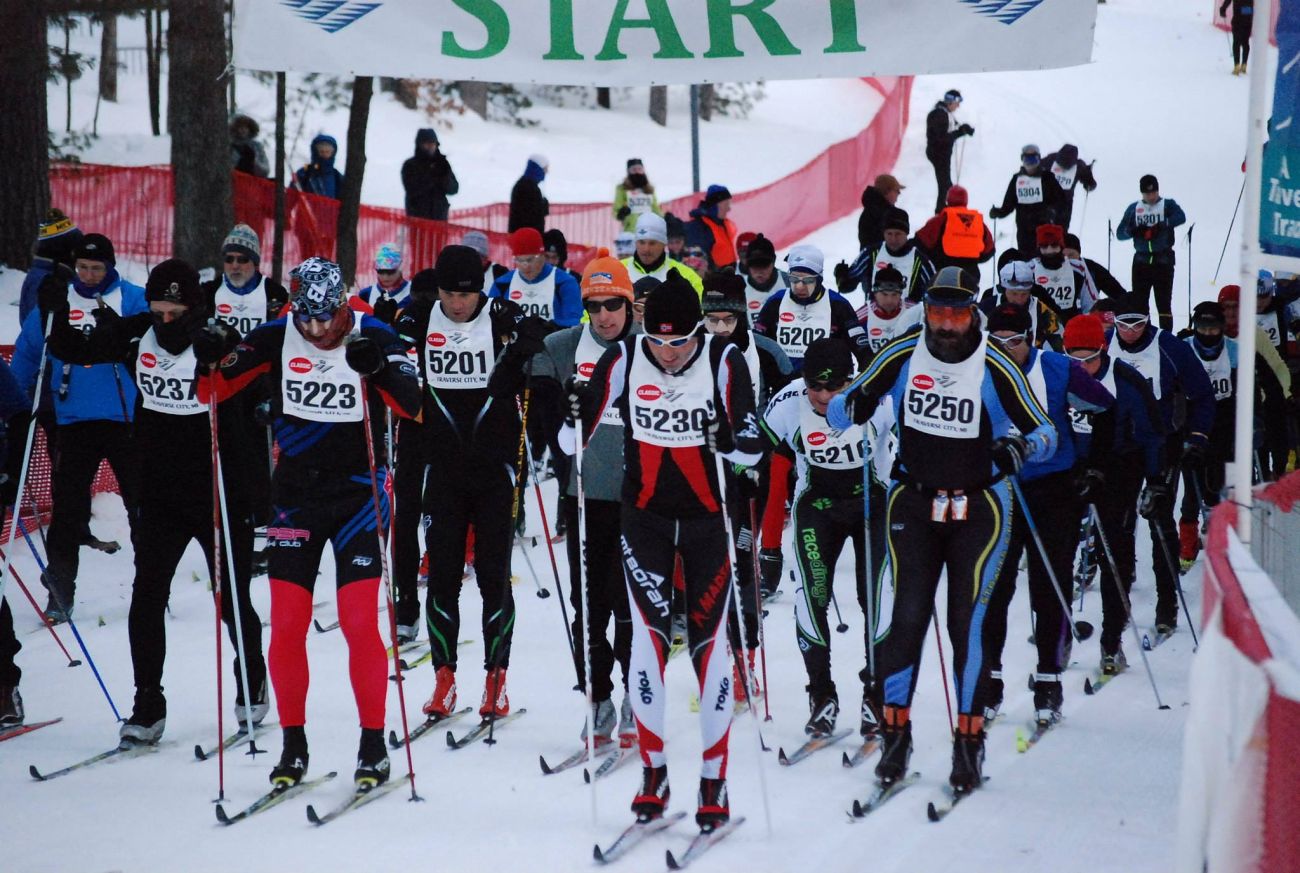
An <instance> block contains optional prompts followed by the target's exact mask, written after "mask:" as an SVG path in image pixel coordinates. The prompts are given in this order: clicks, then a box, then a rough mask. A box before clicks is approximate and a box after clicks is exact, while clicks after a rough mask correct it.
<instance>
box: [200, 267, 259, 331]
mask: <svg viewBox="0 0 1300 873" xmlns="http://www.w3.org/2000/svg"><path fill="white" fill-rule="evenodd" d="M213 304H214V305H215V307H216V316H217V320H218V321H223V322H225V323H226V324H228V325H230V326H231V327H233V328H234V329H235V330H237V331H239V335H240V336H248V335H249V334H250V333H251V332H252V331H253V328H255V327H259V326H260V325H262V324H264V323H265V322H266V281H265V280H261V281H259V282H258V283H257V287H256V288H254V289H253V290H252V291H249V292H248V293H247V294H236V293H235V292H234V291H232V290H230V286H229V285H228V284H226V281H225V279H222V280H221V284H220V285H219V286H217V293H216V295H215V296H214V298H213Z"/></svg>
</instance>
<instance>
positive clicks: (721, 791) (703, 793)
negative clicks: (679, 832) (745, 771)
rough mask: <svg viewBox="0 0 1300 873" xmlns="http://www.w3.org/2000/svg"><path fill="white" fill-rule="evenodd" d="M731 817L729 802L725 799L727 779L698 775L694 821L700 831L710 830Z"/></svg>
mask: <svg viewBox="0 0 1300 873" xmlns="http://www.w3.org/2000/svg"><path fill="white" fill-rule="evenodd" d="M730 819H731V804H730V803H729V802H728V800H727V780H726V779H709V778H707V777H704V776H701V777H700V794H699V805H698V806H697V807H696V809H695V823H696V824H697V825H699V826H700V830H702V831H711V830H713V829H714V828H716V827H718V826H719V825H724V824H726V823H727V822H728V821H729V820H730Z"/></svg>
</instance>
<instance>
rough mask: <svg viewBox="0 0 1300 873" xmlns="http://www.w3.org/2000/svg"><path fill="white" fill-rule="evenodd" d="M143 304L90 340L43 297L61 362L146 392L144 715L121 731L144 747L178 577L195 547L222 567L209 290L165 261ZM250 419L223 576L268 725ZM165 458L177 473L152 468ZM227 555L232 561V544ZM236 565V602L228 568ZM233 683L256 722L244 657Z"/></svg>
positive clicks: (232, 459)
mask: <svg viewBox="0 0 1300 873" xmlns="http://www.w3.org/2000/svg"><path fill="white" fill-rule="evenodd" d="M145 297H146V298H147V299H148V301H149V311H148V312H142V313H138V314H136V315H130V316H127V317H125V318H121V317H112V316H106V317H101V318H100V319H99V324H98V326H97V327H96V328H95V329H94V330H93V331H91V332H90V333H89V334H87V333H84V332H82V331H81V330H80V328H79V327H77V326H74V325H73V324H72V323H71V322H69V320H68V316H69V314H70V311H71V309H70V307H69V302H68V295H67V292H66V290H64V289H58V288H49V289H46V290H43V291H42V293H41V309H42V312H43V313H53V314H54V321H53V327H52V329H51V331H50V350H51V352H52V353H54V354H57V355H58V356H59V358H60V359H61V360H64V361H69V362H71V363H73V364H78V365H82V366H85V365H89V364H104V363H123V364H125V365H126V367H127V369H128V370H129V371H130V372H132V373H133V374H134V376H135V383H136V385H137V386H138V388H139V391H138V393H137V404H136V405H137V408H136V409H134V410H133V417H134V419H135V434H134V439H135V442H136V446H137V450H138V455H137V457H138V458H139V461H140V463H139V464H138V468H139V469H138V472H137V475H138V477H139V478H138V481H139V483H140V486H141V493H140V504H139V509H138V512H139V515H138V517H137V524H136V525H135V532H134V536H133V541H134V545H135V581H134V584H133V585H132V587H131V610H130V615H129V618H128V623H127V631H128V634H129V637H130V642H131V662H132V665H133V666H134V668H135V707H134V709H133V711H132V713H131V717H130V718H129V719H128V720H127V722H126V724H124V725H122V729H121V736H122V739H124V740H128V741H131V742H135V743H156V742H158V740H159V739H161V737H162V734H163V729H164V727H165V726H166V719H167V701H166V699H165V697H164V696H163V684H162V678H163V659H164V657H165V655H166V652H167V622H166V615H165V613H166V611H167V600H168V597H169V595H170V592H171V585H172V577H173V576H174V575H175V574H176V567H177V565H178V564H179V563H180V560H181V557H182V556H183V555H184V553H185V549H186V548H187V547H188V546H189V544H190V541H191V540H197V541H198V543H199V545H200V546H201V547H202V548H203V553H204V556H205V557H206V559H207V562H208V572H209V573H216V572H218V569H217V568H214V567H213V563H212V561H213V546H214V540H213V537H214V535H215V530H214V528H213V524H212V520H213V513H212V454H211V441H210V434H209V421H208V415H207V413H208V407H207V404H206V403H204V402H203V401H201V400H200V399H199V397H198V392H197V384H198V382H197V379H198V368H199V365H198V361H197V359H196V358H195V356H194V348H193V345H192V344H193V341H194V338H195V336H196V335H197V334H198V333H199V331H200V330H201V329H202V327H203V325H204V321H205V320H206V319H207V318H209V317H211V316H212V310H211V309H210V308H209V307H210V304H209V302H208V301H207V299H206V298H205V295H204V292H203V289H202V288H200V286H199V274H198V273H197V272H196V271H195V270H194V268H193V267H191V266H190V265H189V264H188V263H186V262H184V261H181V260H177V259H172V260H168V261H163V262H162V263H161V264H159V265H158V266H156V267H154V268H153V270H152V271H150V273H149V279H148V281H147V282H145ZM231 330H233V328H232V329H231ZM243 412H244V411H243V410H242V408H240V407H238V406H237V405H236V404H226V405H225V406H223V407H221V409H220V415H219V428H220V433H221V435H222V437H223V439H222V447H223V449H224V451H223V452H222V467H223V471H224V480H225V486H226V491H225V497H224V498H223V499H225V500H226V505H227V508H228V513H227V516H228V518H229V522H230V540H229V541H230V546H231V549H230V552H231V554H230V557H231V559H232V560H231V561H230V562H229V563H226V562H224V561H223V566H221V567H220V568H219V572H220V574H221V593H222V598H221V607H222V616H221V617H222V620H223V621H224V622H225V623H226V628H227V630H228V631H229V635H230V641H231V644H232V645H235V644H236V643H237V639H236V634H235V608H236V604H237V605H238V608H239V610H240V623H241V626H242V629H243V635H244V646H245V653H246V655H247V658H248V662H247V668H248V681H249V684H250V685H251V686H252V688H253V699H252V716H253V720H254V721H255V722H260V721H261V720H262V718H263V717H265V715H266V712H267V709H268V703H267V694H266V662H265V661H264V660H263V658H262V621H261V619H260V618H258V615H257V611H256V610H255V609H254V608H253V604H252V602H251V601H250V600H249V594H248V586H249V575H250V568H251V566H252V553H253V528H252V523H251V515H252V507H251V506H250V490H251V489H250V487H249V485H250V476H249V473H250V472H252V473H254V475H255V473H256V471H257V470H264V469H265V466H266V465H265V460H264V457H263V453H264V452H265V441H264V440H262V439H259V437H258V435H257V433H256V427H257V425H256V423H255V422H254V421H253V419H252V418H251V417H247V416H245V415H244V414H243ZM163 456H166V457H168V458H170V459H171V460H172V462H173V463H170V464H166V465H162V464H157V463H152V462H151V459H156V458H159V457H163ZM221 548H222V551H223V553H224V552H225V548H226V546H225V543H222V546H221ZM232 565H233V567H234V570H235V578H234V580H233V581H234V591H235V592H236V593H235V594H234V595H232V593H231V582H232V580H231V578H230V572H229V569H228V568H229V567H230V566H232ZM212 578H214V579H215V578H217V577H216V576H215V575H214V576H213V577H212ZM236 597H238V600H236ZM236 652H237V650H236ZM234 673H235V688H236V689H237V691H236V697H235V717H236V718H237V719H238V720H239V721H240V722H241V723H242V722H243V721H244V719H245V717H246V714H245V708H244V702H245V699H244V685H243V676H242V671H241V670H240V667H239V660H238V657H237V656H236V659H235V666H234Z"/></svg>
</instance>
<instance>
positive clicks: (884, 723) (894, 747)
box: [876, 706, 912, 786]
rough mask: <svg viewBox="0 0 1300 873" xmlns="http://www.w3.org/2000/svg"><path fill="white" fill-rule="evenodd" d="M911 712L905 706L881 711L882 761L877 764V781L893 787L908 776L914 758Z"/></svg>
mask: <svg viewBox="0 0 1300 873" xmlns="http://www.w3.org/2000/svg"><path fill="white" fill-rule="evenodd" d="M911 714H912V713H911V710H910V709H908V708H907V707H903V706H886V707H884V709H883V710H882V711H881V716H882V720H881V725H880V760H879V761H878V762H876V779H878V780H879V781H880V784H881V785H886V786H888V785H892V784H893V783H895V782H897V781H898V780H900V779H902V778H903V777H904V776H906V775H907V764H908V762H909V761H910V760H911V758H912V721H911Z"/></svg>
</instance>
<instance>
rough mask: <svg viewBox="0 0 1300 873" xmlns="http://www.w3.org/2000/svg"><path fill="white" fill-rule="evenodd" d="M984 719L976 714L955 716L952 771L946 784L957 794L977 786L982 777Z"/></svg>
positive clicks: (980, 782) (965, 792) (982, 779)
mask: <svg viewBox="0 0 1300 873" xmlns="http://www.w3.org/2000/svg"><path fill="white" fill-rule="evenodd" d="M983 767H984V719H983V717H982V716H978V715H960V716H958V717H957V733H956V734H954V735H953V738H952V772H951V773H950V774H949V775H948V784H949V785H951V786H952V789H953V791H955V792H956V793H958V794H967V793H969V792H971V791H974V790H975V789H976V788H979V787H980V785H981V784H982V783H983V781H984V778H983V774H982V770H983Z"/></svg>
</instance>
